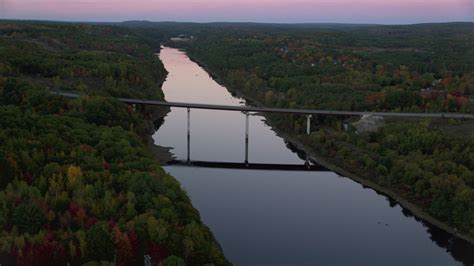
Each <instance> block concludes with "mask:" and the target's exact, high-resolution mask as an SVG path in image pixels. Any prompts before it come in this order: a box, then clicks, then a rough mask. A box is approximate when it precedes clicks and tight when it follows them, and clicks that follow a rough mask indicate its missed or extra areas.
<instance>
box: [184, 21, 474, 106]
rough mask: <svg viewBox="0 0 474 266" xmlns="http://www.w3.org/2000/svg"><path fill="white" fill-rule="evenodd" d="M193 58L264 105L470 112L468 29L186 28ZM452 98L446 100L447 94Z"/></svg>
mask: <svg viewBox="0 0 474 266" xmlns="http://www.w3.org/2000/svg"><path fill="white" fill-rule="evenodd" d="M186 32H190V33H189V34H196V36H197V38H196V40H195V41H193V42H192V44H189V43H187V44H186V43H185V44H180V45H184V46H187V48H188V51H189V53H190V54H191V55H193V56H195V57H196V58H205V59H206V60H205V64H206V65H207V66H208V67H209V68H210V69H212V71H214V72H215V73H217V74H219V76H221V77H225V79H226V81H227V82H229V83H232V84H234V85H235V86H236V87H237V86H238V87H239V89H240V90H242V91H245V92H246V93H247V94H248V95H252V96H253V97H257V98H264V97H266V99H267V102H266V104H268V105H273V106H282V107H288V106H290V104H291V105H298V106H304V107H309V108H324V109H340V110H395V111H397V110H400V111H414V112H420V111H465V112H467V111H469V112H472V111H473V108H472V106H470V105H469V104H468V98H467V96H466V95H472V94H474V44H473V43H474V25H473V24H472V23H466V24H462V23H460V24H440V25H413V26H367V27H357V28H354V29H352V28H349V29H345V28H343V29H321V28H309V29H308V28H296V29H291V28H290V29H281V28H278V27H271V26H267V27H263V26H262V27H260V28H257V27H245V26H241V27H240V28H239V27H230V26H228V27H225V26H221V27H217V28H209V29H207V30H202V29H200V30H197V29H196V30H194V33H193V30H190V29H188V31H186ZM449 93H451V94H449Z"/></svg>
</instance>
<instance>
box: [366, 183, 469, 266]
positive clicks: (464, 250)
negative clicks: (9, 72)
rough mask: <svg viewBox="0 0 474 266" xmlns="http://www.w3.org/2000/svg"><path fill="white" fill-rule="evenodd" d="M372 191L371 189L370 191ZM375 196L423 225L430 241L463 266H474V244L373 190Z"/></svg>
mask: <svg viewBox="0 0 474 266" xmlns="http://www.w3.org/2000/svg"><path fill="white" fill-rule="evenodd" d="M363 187H364V188H367V189H372V188H370V187H367V186H363ZM372 190H373V189H372ZM374 191H375V192H376V193H377V194H379V195H381V196H384V197H385V198H386V200H387V201H388V204H389V205H390V207H392V208H394V207H397V206H400V207H401V208H402V213H403V215H404V216H405V217H407V218H414V219H415V220H416V221H417V222H419V223H421V224H423V227H425V228H426V232H428V234H429V235H430V239H431V241H433V242H434V243H435V244H436V245H438V246H439V247H441V248H443V249H445V250H446V251H447V252H448V253H449V254H450V255H451V256H452V257H453V258H454V259H455V260H457V261H459V262H462V263H463V264H464V265H474V244H471V243H469V242H468V241H466V240H464V239H461V238H457V237H455V236H453V235H452V234H451V233H448V232H446V231H444V230H443V229H440V228H438V227H437V226H435V225H433V224H431V223H429V222H428V221H425V220H423V219H420V218H418V217H416V216H415V215H414V214H413V212H412V211H410V210H409V209H406V208H403V207H402V206H401V205H399V204H398V202H397V201H396V200H395V199H393V198H391V197H390V196H388V195H386V194H384V193H381V192H379V191H376V190H374Z"/></svg>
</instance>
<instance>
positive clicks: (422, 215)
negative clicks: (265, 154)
mask: <svg viewBox="0 0 474 266" xmlns="http://www.w3.org/2000/svg"><path fill="white" fill-rule="evenodd" d="M180 50H182V51H184V52H186V50H184V49H180ZM186 54H187V55H188V57H189V58H190V59H191V60H192V61H193V62H195V63H196V64H198V65H199V66H200V67H202V68H203V69H204V70H205V71H206V72H207V73H208V74H209V76H210V77H212V78H213V79H214V80H215V81H216V82H217V83H218V84H220V85H221V86H223V87H225V88H226V89H227V90H228V91H229V92H230V93H231V94H232V95H236V96H237V97H240V98H242V99H244V100H245V101H246V102H247V103H251V104H254V105H256V106H263V105H262V104H261V103H260V102H259V101H257V100H255V99H253V98H250V97H247V96H245V95H243V94H242V93H240V92H239V91H237V90H236V89H233V88H232V87H231V86H229V85H228V84H226V82H225V81H223V80H222V79H221V78H219V77H218V76H216V75H215V74H214V73H212V71H211V70H210V68H209V67H208V66H207V65H206V64H204V63H201V62H200V61H199V60H198V59H197V58H196V57H194V56H192V55H190V54H188V53H186ZM262 116H263V117H265V123H266V124H267V125H269V126H270V127H271V128H272V130H273V131H274V132H275V133H276V134H277V135H278V136H279V137H281V138H283V139H284V140H286V141H288V142H289V143H291V144H292V145H294V146H295V147H296V148H297V149H299V150H301V151H303V152H305V153H306V154H307V156H308V158H309V159H310V160H312V161H314V162H316V163H318V164H320V165H322V166H324V167H326V168H328V169H329V170H331V171H333V172H335V173H336V174H338V175H341V176H343V177H347V178H350V179H352V180H354V181H355V182H357V183H359V184H361V185H363V186H366V187H369V188H371V189H373V190H374V191H375V192H377V193H380V194H383V195H385V196H386V197H389V198H391V199H393V200H395V201H396V202H397V203H398V204H399V205H400V206H401V207H402V208H404V209H406V210H409V211H410V212H411V213H412V214H413V216H414V217H415V218H417V219H421V220H423V221H424V222H425V223H428V224H430V225H433V226H435V227H438V228H439V229H441V230H444V231H445V232H447V233H449V234H451V235H452V236H453V237H455V238H458V239H462V240H464V241H467V242H469V243H471V244H474V237H470V236H468V235H465V234H461V233H460V232H458V231H457V230H456V229H455V228H452V227H451V226H449V225H448V224H446V223H444V222H442V221H440V220H439V219H437V218H435V217H433V216H432V215H430V214H429V213H428V212H426V211H424V210H423V209H422V208H421V207H419V206H418V205H416V204H415V203H412V202H411V201H409V200H407V199H405V198H404V197H402V196H401V195H399V194H398V193H396V192H395V191H393V190H391V189H389V188H385V187H383V186H381V185H379V184H377V183H375V182H373V181H370V180H368V179H366V178H364V177H361V176H359V175H356V174H353V173H351V172H350V171H348V170H345V169H343V168H341V167H339V166H337V165H335V164H334V163H331V162H329V161H327V160H326V159H324V158H323V157H321V156H320V155H317V154H316V153H315V152H314V151H313V150H312V149H311V148H310V147H307V146H306V145H305V144H303V143H302V142H301V141H300V140H298V138H297V136H293V135H291V134H288V133H286V132H283V131H282V130H280V129H278V128H277V127H276V126H275V125H274V124H272V123H271V121H270V120H269V119H268V118H267V117H266V116H265V115H263V114H262Z"/></svg>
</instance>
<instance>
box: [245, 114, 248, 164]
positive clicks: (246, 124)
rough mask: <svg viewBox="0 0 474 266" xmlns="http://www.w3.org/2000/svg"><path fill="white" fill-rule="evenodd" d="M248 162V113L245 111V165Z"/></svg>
mask: <svg viewBox="0 0 474 266" xmlns="http://www.w3.org/2000/svg"><path fill="white" fill-rule="evenodd" d="M248 164H249V113H248V112H245V165H247V166H248Z"/></svg>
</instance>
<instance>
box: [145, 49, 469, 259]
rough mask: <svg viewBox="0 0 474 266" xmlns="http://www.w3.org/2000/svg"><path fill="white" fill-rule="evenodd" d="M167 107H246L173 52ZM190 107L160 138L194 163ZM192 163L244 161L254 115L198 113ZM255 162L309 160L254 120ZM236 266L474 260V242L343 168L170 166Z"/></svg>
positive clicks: (168, 55) (168, 60)
mask: <svg viewBox="0 0 474 266" xmlns="http://www.w3.org/2000/svg"><path fill="white" fill-rule="evenodd" d="M160 59H161V60H162V61H163V64H164V65H165V67H166V69H167V70H168V72H169V74H168V77H167V80H166V81H165V83H164V84H163V91H164V94H165V99H166V100H167V101H177V102H193V103H209V104H223V105H244V104H245V100H243V99H240V98H237V97H234V96H232V95H231V94H230V93H229V92H228V91H227V89H226V88H225V87H223V86H221V85H219V84H218V83H217V82H216V81H215V80H213V79H212V77H210V76H209V74H208V73H207V72H206V71H205V70H204V69H203V68H201V67H200V66H199V65H197V64H196V63H194V62H192V61H191V60H190V59H189V58H188V56H187V55H186V54H185V53H184V52H181V51H179V50H177V49H173V48H168V47H164V48H163V49H162V51H161V53H160ZM186 115H187V114H186V110H185V109H180V108H172V109H171V112H170V113H169V114H168V115H167V116H166V117H165V119H164V122H163V124H162V125H161V127H160V128H159V130H158V131H157V132H156V134H155V135H154V136H153V138H154V140H155V143H156V144H157V145H160V146H165V147H172V148H173V149H172V153H173V154H174V155H175V156H176V157H177V158H179V159H186V157H187V146H186V134H187V133H186V127H187V126H186V121H187V120H186ZM190 128H191V141H190V143H191V145H190V147H191V149H190V150H191V152H190V157H191V160H200V161H219V162H243V161H244V156H245V146H244V144H245V115H244V114H242V113H238V112H230V111H213V110H191V127H190ZM249 128H250V145H249V161H250V162H251V163H280V164H304V160H303V159H301V158H300V157H298V155H297V154H296V153H295V152H293V151H292V149H289V147H288V145H287V144H286V143H285V141H284V140H283V139H282V138H280V137H278V136H277V134H276V133H275V132H274V131H273V130H272V129H271V128H270V127H269V126H267V125H266V124H265V119H264V117H262V116H258V115H251V116H250V127H249ZM165 170H166V171H167V172H169V173H170V174H172V175H173V176H175V177H176V178H177V179H178V180H179V181H180V182H181V184H182V186H183V188H184V189H185V190H186V191H187V193H188V195H189V196H190V198H191V200H192V203H193V205H194V206H195V207H196V208H197V209H198V210H199V212H200V214H201V217H202V220H203V222H204V223H205V224H206V225H208V226H209V227H210V229H211V231H212V232H213V233H214V236H215V237H216V239H217V240H218V242H219V243H220V245H221V247H222V249H223V251H224V253H225V255H226V257H227V258H228V259H229V260H230V261H231V262H232V263H234V264H235V265H459V264H462V263H464V264H471V265H472V264H473V263H474V258H473V256H474V255H473V254H472V253H474V249H473V246H472V245H470V244H468V243H466V242H465V241H463V240H459V239H457V238H454V237H452V236H451V235H450V234H448V233H446V232H444V231H442V230H439V229H437V228H435V227H433V226H431V225H429V224H427V223H425V222H423V221H420V220H419V219H416V218H415V217H413V215H411V213H410V212H409V211H407V210H405V209H403V208H402V207H400V205H398V204H397V203H396V202H394V201H393V200H391V199H389V198H388V197H386V196H384V195H381V194H379V193H377V192H376V191H374V190H372V189H370V188H367V187H363V186H362V185H361V184H359V183H357V182H355V181H353V180H351V179H349V178H346V177H342V176H339V175H337V174H336V173H333V172H309V171H270V170H239V169H237V170H235V169H215V168H197V167H185V166H177V165H175V166H166V167H165Z"/></svg>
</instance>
